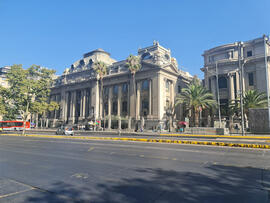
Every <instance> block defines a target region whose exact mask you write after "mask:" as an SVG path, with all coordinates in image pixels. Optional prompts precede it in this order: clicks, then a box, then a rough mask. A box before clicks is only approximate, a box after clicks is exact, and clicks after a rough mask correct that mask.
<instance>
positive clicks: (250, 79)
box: [248, 73, 254, 86]
mask: <svg viewBox="0 0 270 203" xmlns="http://www.w3.org/2000/svg"><path fill="white" fill-rule="evenodd" d="M248 84H249V86H253V85H254V75H253V73H248Z"/></svg>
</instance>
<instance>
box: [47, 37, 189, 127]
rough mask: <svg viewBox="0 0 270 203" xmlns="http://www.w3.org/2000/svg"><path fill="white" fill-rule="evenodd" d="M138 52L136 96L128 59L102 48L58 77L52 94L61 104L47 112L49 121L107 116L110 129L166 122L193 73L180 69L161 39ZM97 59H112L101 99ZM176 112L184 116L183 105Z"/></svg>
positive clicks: (83, 120) (71, 121) (80, 120)
mask: <svg viewBox="0 0 270 203" xmlns="http://www.w3.org/2000/svg"><path fill="white" fill-rule="evenodd" d="M127 55H128V54H127ZM138 56H140V57H141V60H142V61H141V63H142V67H141V70H140V71H138V72H137V73H136V75H135V80H136V82H135V84H136V85H135V86H136V90H135V94H136V96H135V95H134V93H133V82H132V75H131V73H130V71H129V69H128V66H127V65H126V60H122V61H116V60H114V59H113V58H111V56H110V54H109V53H108V52H106V51H104V50H102V49H97V50H94V51H91V52H89V53H86V54H84V55H83V58H82V59H80V60H78V61H76V62H75V63H73V64H72V65H71V67H70V68H67V69H66V70H65V71H64V73H63V75H61V76H60V77H58V78H57V79H56V80H55V83H54V86H53V87H52V91H51V96H50V99H51V100H54V101H57V102H58V103H60V110H58V111H55V112H51V113H50V114H49V118H50V121H51V123H54V124H55V123H56V124H57V123H58V125H59V124H74V125H80V124H82V125H83V124H86V123H88V122H89V121H94V120H103V118H105V128H108V129H118V128H122V129H126V128H128V129H134V128H138V127H139V126H140V125H141V124H143V126H144V129H155V128H156V127H157V126H159V125H163V126H164V127H165V126H166V124H167V122H168V116H170V113H171V111H170V106H172V105H173V104H174V99H175V96H176V94H177V92H179V91H180V90H181V88H183V87H185V86H186V85H187V84H188V83H189V82H190V81H191V80H192V76H191V75H190V74H189V73H187V72H183V71H180V70H178V64H177V61H176V59H175V58H173V57H172V56H171V51H170V50H169V49H166V48H164V47H162V46H160V45H159V43H158V42H154V44H153V45H152V46H149V47H146V48H143V49H139V50H138ZM97 61H102V62H104V63H106V64H107V65H108V71H107V75H106V76H105V77H104V78H103V85H104V91H103V105H101V102H100V97H101V92H100V81H99V80H98V79H97V76H96V73H95V71H94V70H93V68H92V65H93V64H94V63H95V62H97ZM135 105H136V108H135ZM176 118H177V119H179V120H183V119H184V118H183V110H182V109H181V107H179V108H178V110H177V115H176ZM103 125H104V124H102V127H103Z"/></svg>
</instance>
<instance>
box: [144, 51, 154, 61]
mask: <svg viewBox="0 0 270 203" xmlns="http://www.w3.org/2000/svg"><path fill="white" fill-rule="evenodd" d="M151 58H152V56H151V54H149V53H148V52H147V53H144V54H143V55H142V60H147V59H151Z"/></svg>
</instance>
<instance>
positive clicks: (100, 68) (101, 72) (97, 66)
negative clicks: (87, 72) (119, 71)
mask: <svg viewBox="0 0 270 203" xmlns="http://www.w3.org/2000/svg"><path fill="white" fill-rule="evenodd" d="M107 68H108V67H107V65H106V64H105V63H104V62H102V61H97V62H95V63H94V64H93V69H94V71H95V72H96V74H97V80H99V81H100V88H101V90H100V92H101V97H100V100H99V102H100V103H99V108H100V106H103V78H104V76H105V75H106V74H107ZM103 117H104V111H103ZM103 125H104V127H105V120H104V123H103Z"/></svg>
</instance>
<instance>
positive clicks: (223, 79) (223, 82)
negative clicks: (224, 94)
mask: <svg viewBox="0 0 270 203" xmlns="http://www.w3.org/2000/svg"><path fill="white" fill-rule="evenodd" d="M218 87H219V89H222V88H227V78H226V77H224V76H220V77H218Z"/></svg>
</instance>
